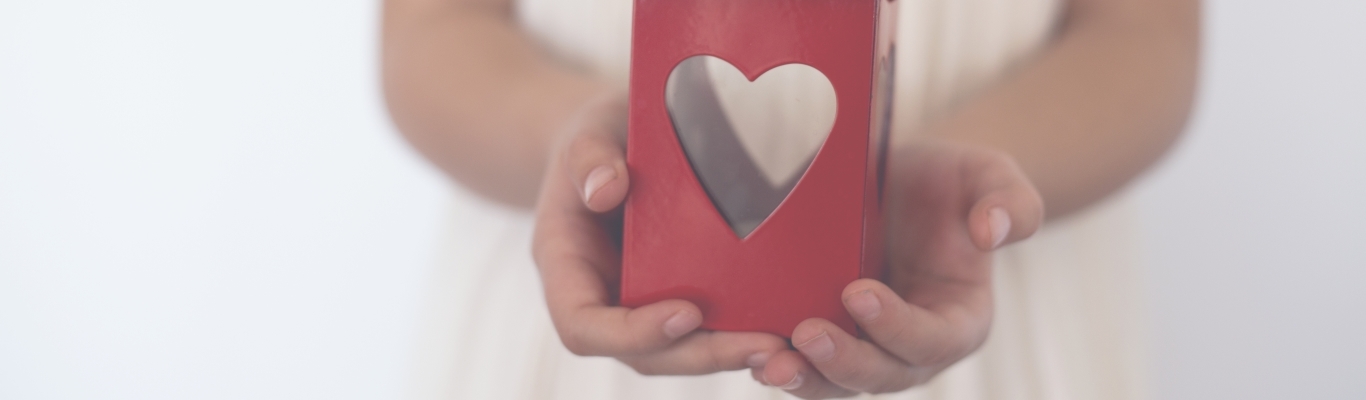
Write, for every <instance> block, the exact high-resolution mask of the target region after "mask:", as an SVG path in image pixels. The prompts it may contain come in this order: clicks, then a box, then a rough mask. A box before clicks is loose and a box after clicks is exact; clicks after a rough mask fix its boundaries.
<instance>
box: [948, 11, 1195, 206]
mask: <svg viewBox="0 0 1366 400" xmlns="http://www.w3.org/2000/svg"><path fill="white" fill-rule="evenodd" d="M1091 3H1095V4H1091ZM1067 18H1068V19H1067V21H1066V24H1065V26H1064V27H1063V28H1062V30H1061V32H1060V33H1059V36H1058V38H1057V39H1056V41H1055V42H1054V43H1053V44H1052V45H1051V47H1050V48H1048V49H1047V50H1045V51H1044V52H1043V53H1042V54H1040V55H1039V56H1038V58H1037V59H1035V60H1033V61H1032V62H1031V63H1029V64H1027V65H1025V66H1022V67H1021V69H1020V70H1018V71H1016V73H1015V74H1014V75H1012V76H1011V77H1010V78H1009V79H1007V80H1005V81H1003V82H1001V83H1000V84H999V85H997V86H995V87H994V88H992V89H990V90H988V91H986V92H984V93H982V94H981V95H980V96H978V97H977V98H975V99H973V100H971V101H970V102H968V103H966V104H965V105H964V106H963V107H962V108H960V109H959V110H957V111H955V112H954V113H953V114H951V115H950V116H948V117H946V118H945V119H944V120H942V121H940V122H939V123H936V124H934V125H933V126H932V127H930V128H929V129H928V132H927V134H928V135H930V136H933V137H940V138H945V139H949V140H955V141H964V142H970V143H976V144H982V145H987V146H990V147H994V148H998V149H1001V150H1004V151H1006V152H1008V153H1010V154H1011V155H1013V156H1014V157H1015V158H1016V160H1017V161H1018V162H1019V163H1020V165H1021V167H1022V168H1023V169H1024V170H1025V172H1026V173H1027V174H1028V175H1029V177H1030V179H1031V180H1032V181H1033V182H1034V184H1035V185H1036V186H1037V187H1038V189H1039V191H1040V193H1041V194H1042V195H1043V198H1044V203H1045V204H1046V206H1047V207H1048V212H1049V214H1050V217H1056V216H1060V215H1065V214H1068V213H1070V212H1073V211H1075V210H1078V209H1080V208H1083V207H1085V206H1086V205H1088V204H1090V203H1093V202H1095V201H1097V200H1098V199H1100V198H1102V197H1104V196H1105V195H1107V194H1109V193H1111V192H1113V191H1115V190H1116V189H1118V188H1119V187H1120V186H1122V185H1123V184H1124V183H1126V182H1128V181H1129V180H1130V179H1132V178H1133V177H1134V176H1136V175H1138V174H1139V173H1140V172H1142V171H1143V170H1144V169H1146V168H1147V167H1148V166H1149V165H1151V164H1153V163H1154V162H1155V161H1156V160H1157V159H1158V158H1160V157H1161V155H1162V154H1163V153H1165V152H1166V150H1167V149H1168V148H1169V147H1170V146H1171V144H1172V143H1173V142H1174V141H1175V140H1176V138H1177V136H1178V135H1179V134H1180V132H1181V131H1182V129H1183V127H1184V125H1185V121H1186V118H1187V115H1188V113H1189V111H1190V107H1191V103H1192V97H1193V92H1194V88H1195V80H1196V73H1197V71H1196V68H1197V62H1198V52H1199V4H1198V1H1194V0H1190V1H1187V0H1175V1H1164V0H1150V1H1135V2H1131V1H1122V0H1121V1H1108V2H1105V1H1101V2H1087V1H1078V2H1074V4H1073V6H1072V7H1071V8H1070V9H1069V11H1068V16H1067Z"/></svg>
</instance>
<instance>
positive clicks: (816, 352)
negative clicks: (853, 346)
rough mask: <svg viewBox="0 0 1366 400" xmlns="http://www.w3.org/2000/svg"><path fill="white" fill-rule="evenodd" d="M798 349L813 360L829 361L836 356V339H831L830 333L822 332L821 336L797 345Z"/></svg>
mask: <svg viewBox="0 0 1366 400" xmlns="http://www.w3.org/2000/svg"><path fill="white" fill-rule="evenodd" d="M797 350H800V351H801V352H802V354H804V355H806V358H807V359H808V360H811V361H813V362H821V361H827V360H829V359H831V358H834V357H835V341H833V340H830V335H827V334H826V333H825V332H821V334H820V335H819V336H816V337H814V338H811V339H810V340H807V341H806V342H805V343H802V344H799V345H797Z"/></svg>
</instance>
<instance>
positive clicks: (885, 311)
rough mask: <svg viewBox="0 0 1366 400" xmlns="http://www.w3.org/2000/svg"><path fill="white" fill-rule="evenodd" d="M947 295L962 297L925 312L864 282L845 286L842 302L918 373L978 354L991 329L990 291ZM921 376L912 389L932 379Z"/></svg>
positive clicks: (873, 337) (881, 286)
mask: <svg viewBox="0 0 1366 400" xmlns="http://www.w3.org/2000/svg"><path fill="white" fill-rule="evenodd" d="M942 290H962V292H961V293H954V294H946V296H951V297H953V298H957V299H958V300H956V301H954V302H940V303H935V304H932V305H930V306H928V307H930V308H925V307H920V306H917V305H914V304H910V303H907V302H906V301H904V300H902V299H901V297H900V296H898V295H897V294H896V293H895V292H893V291H892V290H891V289H890V288H888V287H887V285H885V284H883V283H882V282H879V281H876V280H872V279H860V280H857V281H854V282H853V283H850V284H849V285H848V286H846V287H845V289H844V294H843V296H842V298H843V300H844V305H845V309H847V310H848V311H849V315H850V316H853V317H854V322H856V323H858V325H859V327H860V328H862V329H863V332H864V334H866V335H867V336H868V340H869V341H871V342H873V343H875V344H877V346H878V347H881V348H882V349H883V350H886V351H887V352H888V353H891V354H892V355H893V356H895V357H896V358H898V359H900V360H901V361H903V362H905V363H907V364H909V365H910V366H911V367H912V368H928V369H930V371H931V372H937V371H938V369H940V368H942V367H945V366H948V365H949V364H952V363H954V362H956V361H958V360H960V359H962V358H963V357H966V356H967V355H968V354H971V353H972V352H973V351H974V350H977V348H978V347H980V346H981V345H982V342H984V341H985V340H986V336H987V333H988V330H989V329H990V327H991V296H990V293H989V292H990V289H989V288H981V287H973V288H969V287H964V288H943V289H942ZM916 373H917V374H920V375H914V376H912V378H913V379H912V382H911V383H912V384H918V383H921V382H923V380H924V379H928V378H929V377H928V376H923V374H924V373H925V371H916Z"/></svg>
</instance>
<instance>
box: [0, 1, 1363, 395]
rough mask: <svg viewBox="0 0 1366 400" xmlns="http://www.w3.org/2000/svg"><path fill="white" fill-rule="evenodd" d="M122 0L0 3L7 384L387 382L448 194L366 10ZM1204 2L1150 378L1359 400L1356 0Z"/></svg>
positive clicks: (1159, 190) (400, 361)
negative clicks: (392, 80) (398, 105)
mask: <svg viewBox="0 0 1366 400" xmlns="http://www.w3.org/2000/svg"><path fill="white" fill-rule="evenodd" d="M119 3H120V4H117V5H116V4H112V2H99V1H88V0H87V1H78V2H61V3H59V2H31V1H30V2H26V1H19V0H5V1H0V398H4V399H49V398H52V399H87V398H110V399H123V398H129V399H134V398H136V399H181V398H197V399H199V398H206V399H214V398H263V399H264V398H277V399H298V398H328V399H373V398H394V397H397V396H399V395H400V394H401V393H402V392H403V390H404V384H405V380H406V376H407V374H408V373H409V368H408V365H409V363H410V362H411V360H412V354H413V352H414V351H416V350H415V349H414V348H413V346H414V344H413V343H414V339H415V337H416V329H417V327H418V324H419V319H418V316H419V313H420V311H421V310H422V301H421V300H422V298H423V296H424V294H423V293H424V290H426V287H425V286H424V283H423V280H424V278H425V277H426V275H427V274H429V273H430V266H431V263H432V259H433V258H434V257H433V255H434V254H435V250H434V249H435V246H436V240H437V237H438V235H439V232H440V230H441V229H442V228H441V226H440V221H441V220H442V218H443V217H444V216H445V213H446V211H445V209H446V207H447V205H448V202H449V200H450V197H451V196H452V194H451V191H450V190H448V189H447V188H446V186H444V185H445V183H444V182H443V181H442V179H441V178H440V177H439V176H438V175H437V174H436V173H435V172H434V171H432V170H431V169H429V168H428V167H426V166H425V165H423V164H422V163H421V162H420V161H418V160H417V159H416V158H415V156H414V155H413V154H412V152H411V151H409V150H407V149H406V148H405V147H404V146H403V145H402V143H401V142H400V141H399V140H398V139H397V138H396V136H395V135H394V134H393V132H392V130H391V128H390V127H389V125H388V123H387V122H386V120H385V116H384V113H383V109H382V103H381V102H380V99H379V92H378V83H377V82H376V79H375V77H376V73H377V68H376V58H375V47H376V38H375V29H376V15H375V12H376V11H377V6H376V4H375V3H374V2H371V1H340V2H339V1H303V0H296V1H289V2H280V1H262V0H251V1H238V2H229V3H224V4H216V3H205V2H173V1H165V0H162V1H145V0H144V1H125V2H119ZM1207 16H1208V21H1209V23H1208V32H1207V35H1206V36H1207V38H1208V41H1207V49H1208V51H1207V63H1206V65H1205V68H1204V70H1205V78H1206V79H1205V81H1204V86H1203V90H1202V93H1201V95H1200V96H1201V98H1200V106H1199V107H1200V109H1199V110H1198V114H1197V117H1196V118H1195V120H1194V121H1193V124H1192V130H1191V134H1190V135H1189V136H1188V137H1187V138H1186V140H1185V141H1184V142H1183V143H1182V145H1181V147H1180V148H1179V149H1178V150H1177V151H1176V152H1175V153H1174V154H1172V155H1171V157H1170V158H1169V159H1168V160H1167V162H1166V163H1165V164H1163V165H1162V166H1161V167H1160V168H1158V169H1157V170H1155V171H1154V172H1153V173H1151V174H1149V175H1148V176H1146V177H1145V178H1143V179H1142V180H1141V181H1140V182H1139V184H1138V185H1136V186H1135V187H1133V188H1131V190H1129V191H1128V192H1127V193H1126V195H1128V196H1134V197H1136V201H1137V203H1138V204H1139V206H1140V208H1141V212H1142V217H1143V220H1144V223H1145V225H1144V232H1143V233H1144V238H1145V243H1144V245H1145V246H1146V247H1147V248H1148V249H1149V251H1148V253H1147V254H1148V259H1147V260H1146V262H1147V263H1148V264H1149V265H1150V266H1151V269H1150V271H1151V273H1150V275H1149V277H1150V281H1151V285H1152V287H1153V301H1152V303H1153V311H1154V315H1153V317H1154V320H1155V322H1156V324H1155V326H1154V336H1153V338H1154V341H1153V343H1154V353H1153V354H1154V372H1155V374H1154V377H1155V384H1156V393H1157V394H1158V397H1159V398H1161V399H1173V400H1174V399H1209V398H1240V399H1283V398H1310V399H1357V398H1366V379H1361V378H1360V377H1359V376H1358V375H1360V373H1361V372H1366V371H1364V370H1366V369H1364V368H1363V367H1360V366H1359V362H1358V360H1361V359H1366V345H1363V344H1362V342H1361V340H1360V339H1359V338H1366V291H1363V290H1360V289H1358V286H1359V285H1360V284H1361V283H1363V282H1366V268H1363V267H1366V245H1363V244H1362V243H1366V157H1363V154H1366V75H1364V74H1363V71H1366V23H1364V22H1363V21H1366V3H1363V2H1360V1H1356V0H1338V1H1329V0H1311V1H1296V2H1288V1H1274V0H1222V1H1211V2H1210V3H1209V7H1208V13H1207ZM455 196H463V195H462V194H458V193H457V194H455Z"/></svg>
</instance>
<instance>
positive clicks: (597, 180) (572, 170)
mask: <svg viewBox="0 0 1366 400" xmlns="http://www.w3.org/2000/svg"><path fill="white" fill-rule="evenodd" d="M585 122H586V123H587V126H584V127H582V130H581V131H580V132H579V134H577V135H575V136H574V137H573V138H571V139H570V141H569V143H568V145H567V146H565V154H564V160H565V162H566V163H567V164H568V165H566V166H565V167H566V170H567V171H569V176H570V179H572V180H573V182H574V187H576V188H578V191H579V196H580V198H581V199H582V200H583V204H584V205H585V206H587V207H588V209H589V210H592V211H594V212H606V211H609V210H612V209H614V208H616V207H617V206H618V205H620V204H621V202H622V201H623V200H625V199H626V191H627V188H628V187H629V179H628V177H627V172H626V156H625V149H624V146H623V143H622V141H621V139H619V135H617V134H616V132H613V129H611V128H610V127H611V126H614V125H613V124H612V123H610V122H607V123H604V122H600V121H591V120H590V121H585Z"/></svg>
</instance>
